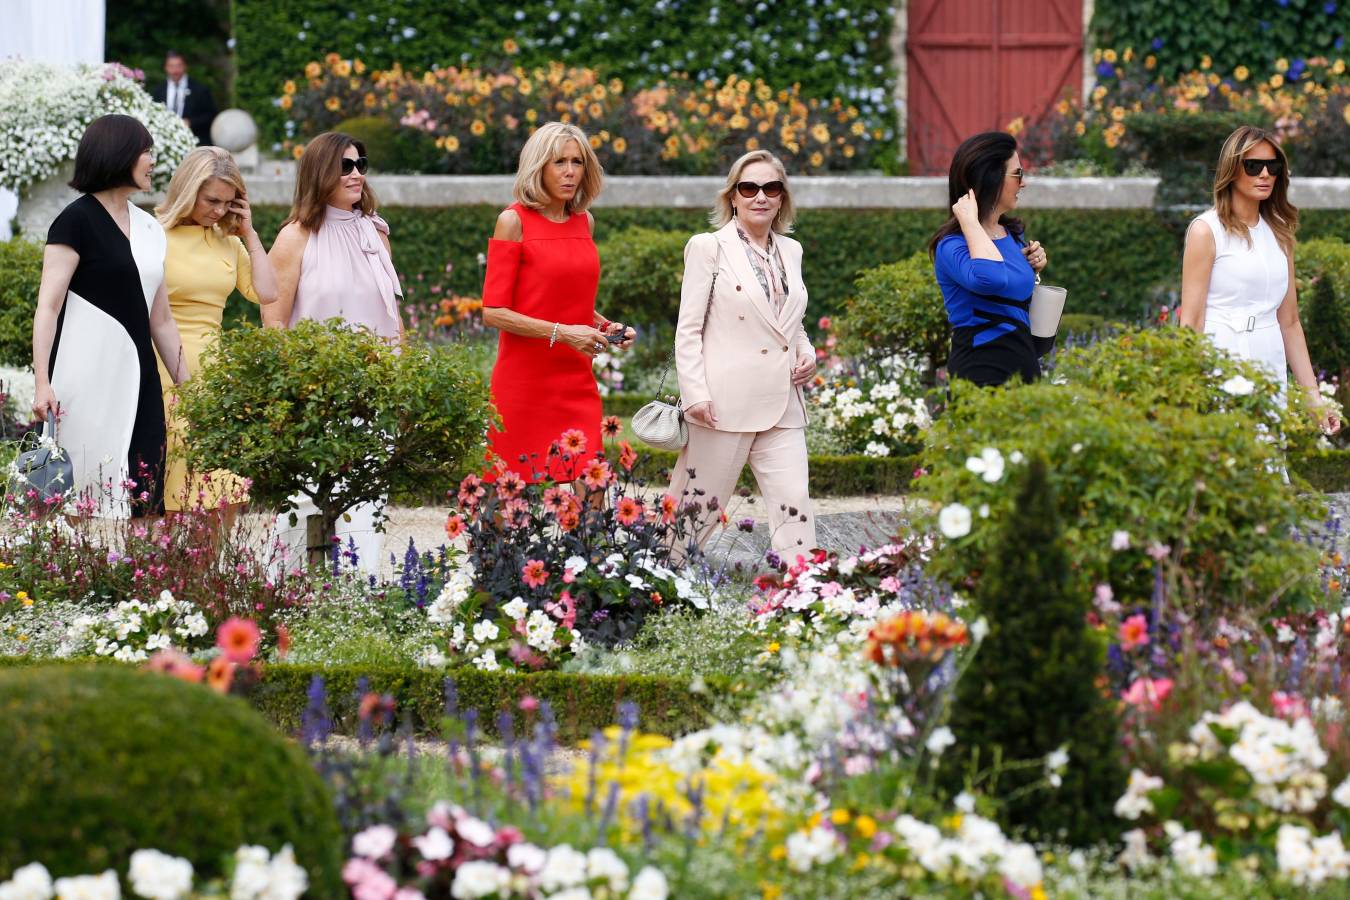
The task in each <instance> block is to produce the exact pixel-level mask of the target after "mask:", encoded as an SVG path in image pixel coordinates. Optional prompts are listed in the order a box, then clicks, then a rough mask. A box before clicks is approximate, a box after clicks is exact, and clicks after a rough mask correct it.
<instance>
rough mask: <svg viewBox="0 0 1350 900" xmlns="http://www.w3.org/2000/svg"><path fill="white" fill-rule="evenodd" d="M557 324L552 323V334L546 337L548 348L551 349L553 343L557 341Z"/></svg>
mask: <svg viewBox="0 0 1350 900" xmlns="http://www.w3.org/2000/svg"><path fill="white" fill-rule="evenodd" d="M558 325H559V323H558V322H554V323H553V333H552V334H551V335H549V337H548V348H549V349H550V350H552V349H553V343H554V342H555V341H557V340H558Z"/></svg>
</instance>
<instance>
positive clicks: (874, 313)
mask: <svg viewBox="0 0 1350 900" xmlns="http://www.w3.org/2000/svg"><path fill="white" fill-rule="evenodd" d="M854 287H855V289H856V293H855V294H854V295H853V296H852V297H850V298H849V299H848V300H847V301H846V302H845V305H844V313H845V314H844V316H843V317H842V318H841V319H840V325H839V328H840V331H841V332H842V337H843V341H842V344H843V350H844V351H845V352H847V353H852V354H855V355H857V354H864V353H880V354H883V355H884V354H891V353H912V354H914V355H916V356H919V357H921V358H923V359H925V360H927V362H928V369H929V381H930V383H931V380H932V374H933V372H934V371H936V369H937V368H938V367H940V366H942V365H943V364H945V363H946V362H947V353H948V351H949V350H950V349H951V328H950V326H949V325H948V324H947V308H946V306H944V305H943V302H942V291H940V290H939V289H938V285H937V279H936V278H935V277H934V275H933V262H932V260H930V259H929V258H928V254H927V253H925V252H922V251H920V252H918V253H915V254H914V255H912V256H910V257H909V258H907V259H904V260H902V261H900V262H895V263H887V264H886V265H883V266H877V267H876V268H874V269H868V270H867V271H865V272H863V273H862V274H861V275H859V276H858V280H857V281H856V282H854Z"/></svg>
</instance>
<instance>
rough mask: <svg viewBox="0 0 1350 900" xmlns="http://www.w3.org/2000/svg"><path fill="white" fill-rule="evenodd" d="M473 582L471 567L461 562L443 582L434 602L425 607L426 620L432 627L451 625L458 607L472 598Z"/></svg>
mask: <svg viewBox="0 0 1350 900" xmlns="http://www.w3.org/2000/svg"><path fill="white" fill-rule="evenodd" d="M473 580H474V571H473V566H472V565H471V564H469V563H468V562H461V563H460V565H459V567H458V568H457V569H455V570H454V571H453V572H451V573H450V577H449V578H447V579H446V580H445V586H444V587H442V588H441V592H440V594H438V595H437V596H436V599H435V601H433V602H432V604H431V605H430V606H429V607H427V620H428V621H430V622H431V623H432V624H433V625H451V624H453V623H454V621H455V619H456V618H457V617H456V612H457V611H458V610H459V608H460V606H462V605H463V604H464V602H465V601H466V600H468V599H469V598H470V597H472V596H473Z"/></svg>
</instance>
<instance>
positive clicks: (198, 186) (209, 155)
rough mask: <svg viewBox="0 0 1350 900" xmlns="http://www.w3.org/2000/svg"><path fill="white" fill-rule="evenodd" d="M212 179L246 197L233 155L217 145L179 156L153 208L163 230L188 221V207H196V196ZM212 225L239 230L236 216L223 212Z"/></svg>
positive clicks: (225, 231) (221, 229)
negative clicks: (161, 194) (181, 158)
mask: <svg viewBox="0 0 1350 900" xmlns="http://www.w3.org/2000/svg"><path fill="white" fill-rule="evenodd" d="M216 178H219V179H220V180H221V181H223V182H225V183H226V184H228V185H229V186H230V187H232V188H234V193H235V197H236V198H242V199H247V198H248V191H247V190H246V189H245V188H244V176H242V175H240V174H239V167H238V166H237V165H235V164H234V157H232V156H230V154H229V152H228V151H226V150H222V149H221V148H220V147H198V148H197V149H196V150H193V151H192V152H191V153H189V154H188V155H187V156H186V157H184V158H183V161H182V162H181V163H180V164H179V166H178V169H177V170H176V171H175V172H174V173H173V179H172V180H170V181H169V190H168V192H167V193H166V194H165V195H164V202H163V203H161V204H160V205H159V206H156V207H155V216H156V217H157V218H158V219H159V224H160V225H162V226H164V229H165V230H166V231H167V230H168V229H170V228H177V227H178V226H179V225H182V224H183V223H184V222H188V223H190V222H191V221H192V210H193V209H194V208H195V207H196V206H197V195H198V194H200V193H201V190H202V188H204V187H206V183H207V182H209V181H212V180H213V179H216ZM213 227H214V228H215V229H216V230H217V231H218V232H219V233H221V234H235V233H236V232H238V230H239V216H238V215H236V214H235V213H232V212H227V213H226V214H225V215H223V216H221V217H220V221H219V222H217V223H216V224H215V225H214V226H213Z"/></svg>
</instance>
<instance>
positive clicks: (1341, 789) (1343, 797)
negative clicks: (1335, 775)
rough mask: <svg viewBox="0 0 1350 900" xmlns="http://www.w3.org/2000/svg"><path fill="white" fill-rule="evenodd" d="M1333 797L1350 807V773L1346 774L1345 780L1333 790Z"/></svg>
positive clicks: (1337, 801) (1342, 804)
mask: <svg viewBox="0 0 1350 900" xmlns="http://www.w3.org/2000/svg"><path fill="white" fill-rule="evenodd" d="M1331 799H1332V800H1334V801H1335V802H1336V803H1339V804H1340V805H1341V806H1346V807H1350V775H1347V776H1345V780H1344V781H1342V782H1341V783H1340V785H1339V786H1338V787H1337V788H1336V790H1334V791H1332V792H1331Z"/></svg>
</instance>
